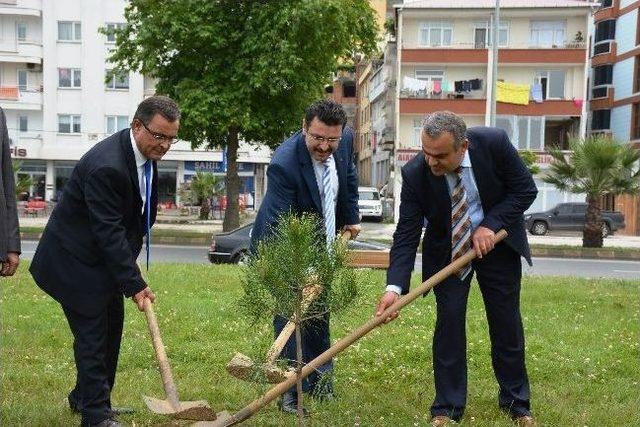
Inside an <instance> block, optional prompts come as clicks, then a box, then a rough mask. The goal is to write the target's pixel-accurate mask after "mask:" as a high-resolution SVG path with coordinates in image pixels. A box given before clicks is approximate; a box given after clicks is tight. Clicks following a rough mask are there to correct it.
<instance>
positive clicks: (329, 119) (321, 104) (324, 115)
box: [304, 99, 347, 128]
mask: <svg viewBox="0 0 640 427" xmlns="http://www.w3.org/2000/svg"><path fill="white" fill-rule="evenodd" d="M316 117H317V118H318V120H320V121H321V122H322V123H324V124H325V125H328V126H335V125H341V126H342V127H343V128H344V126H345V125H346V124H347V113H345V111H344V108H342V105H340V104H338V103H336V102H334V101H331V100H329V99H323V100H322V101H316V102H314V103H313V104H311V105H309V107H308V108H307V110H306V111H305V115H304V121H305V123H306V124H307V126H309V125H310V124H311V122H312V121H313V119H314V118H316Z"/></svg>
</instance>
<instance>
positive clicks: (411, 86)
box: [402, 76, 427, 92]
mask: <svg viewBox="0 0 640 427" xmlns="http://www.w3.org/2000/svg"><path fill="white" fill-rule="evenodd" d="M402 89H406V90H411V91H414V92H417V91H419V90H427V82H426V80H420V79H414V78H413V77H409V76H404V78H403V79H402Z"/></svg>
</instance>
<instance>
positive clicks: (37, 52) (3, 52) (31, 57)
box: [0, 40, 42, 64]
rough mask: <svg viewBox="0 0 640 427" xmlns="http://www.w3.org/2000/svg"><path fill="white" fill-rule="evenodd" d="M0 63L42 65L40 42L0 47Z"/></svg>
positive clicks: (15, 43) (23, 42)
mask: <svg viewBox="0 0 640 427" xmlns="http://www.w3.org/2000/svg"><path fill="white" fill-rule="evenodd" d="M0 62H19V63H25V62H26V63H28V64H40V63H42V41H41V40H26V41H18V40H14V41H13V42H9V43H3V44H2V45H0Z"/></svg>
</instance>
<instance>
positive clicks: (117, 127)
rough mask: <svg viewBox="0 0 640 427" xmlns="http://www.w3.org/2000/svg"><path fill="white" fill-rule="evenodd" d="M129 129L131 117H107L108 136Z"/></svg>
mask: <svg viewBox="0 0 640 427" xmlns="http://www.w3.org/2000/svg"><path fill="white" fill-rule="evenodd" d="M128 127H129V116H107V135H111V134H112V133H116V132H118V131H121V130H122V129H126V128H128Z"/></svg>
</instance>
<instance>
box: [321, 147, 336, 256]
mask: <svg viewBox="0 0 640 427" xmlns="http://www.w3.org/2000/svg"><path fill="white" fill-rule="evenodd" d="M330 161H331V158H328V159H327V160H325V161H324V162H323V163H322V164H323V165H324V171H323V172H322V190H323V192H322V216H323V217H324V226H325V231H326V233H327V245H330V244H331V243H333V241H334V240H335V238H336V205H335V198H336V195H335V191H334V188H333V185H332V179H331V167H330V164H331V163H330Z"/></svg>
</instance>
